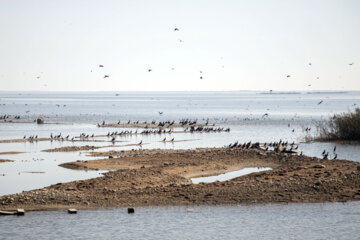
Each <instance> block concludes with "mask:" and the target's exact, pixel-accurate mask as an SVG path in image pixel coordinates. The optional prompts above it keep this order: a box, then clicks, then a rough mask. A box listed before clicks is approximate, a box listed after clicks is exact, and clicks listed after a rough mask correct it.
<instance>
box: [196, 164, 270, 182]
mask: <svg viewBox="0 0 360 240" xmlns="http://www.w3.org/2000/svg"><path fill="white" fill-rule="evenodd" d="M271 169H272V168H269V167H262V168H258V167H248V168H243V169H241V170H237V171H231V172H227V173H223V174H219V175H216V176H209V177H198V178H191V179H190V180H191V182H192V183H194V184H199V183H212V182H216V181H220V182H223V181H227V180H230V179H233V178H237V177H241V176H244V175H247V174H250V173H255V172H262V171H267V170H271Z"/></svg>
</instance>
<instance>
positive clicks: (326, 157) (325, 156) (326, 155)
mask: <svg viewBox="0 0 360 240" xmlns="http://www.w3.org/2000/svg"><path fill="white" fill-rule="evenodd" d="M321 155H322V156H323V159H329V156H330V155H329V152H327V151H326V149H324V151H323V152H322V153H321ZM333 155H334V157H333V160H335V159H337V156H338V155H337V153H336V146H334V148H333Z"/></svg>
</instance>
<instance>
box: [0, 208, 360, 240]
mask: <svg viewBox="0 0 360 240" xmlns="http://www.w3.org/2000/svg"><path fill="white" fill-rule="evenodd" d="M187 208H188V207H176V206H175V207H139V208H136V209H135V214H127V211H126V209H114V210H98V211H79V212H78V214H76V215H75V214H74V215H70V214H67V213H66V212H65V211H64V212H29V213H26V214H25V216H23V217H16V216H6V217H4V216H3V217H0V236H1V239H358V237H359V230H358V226H359V224H360V202H350V203H324V204H284V205H280V204H268V205H249V206H242V205H239V206H194V207H191V208H193V209H194V211H193V212H188V211H186V209H187Z"/></svg>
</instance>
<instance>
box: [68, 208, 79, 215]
mask: <svg viewBox="0 0 360 240" xmlns="http://www.w3.org/2000/svg"><path fill="white" fill-rule="evenodd" d="M68 213H69V214H77V210H76V209H75V208H70V209H68Z"/></svg>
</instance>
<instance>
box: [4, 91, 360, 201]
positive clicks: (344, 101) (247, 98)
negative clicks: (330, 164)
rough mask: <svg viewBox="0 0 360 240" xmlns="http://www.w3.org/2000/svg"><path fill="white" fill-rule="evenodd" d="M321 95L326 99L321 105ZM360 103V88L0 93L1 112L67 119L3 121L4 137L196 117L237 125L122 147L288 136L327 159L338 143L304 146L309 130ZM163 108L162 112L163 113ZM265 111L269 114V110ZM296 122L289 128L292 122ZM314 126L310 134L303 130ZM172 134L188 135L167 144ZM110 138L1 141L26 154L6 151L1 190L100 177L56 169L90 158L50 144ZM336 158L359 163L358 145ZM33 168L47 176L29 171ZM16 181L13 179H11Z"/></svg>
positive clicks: (128, 140) (340, 149) (342, 147)
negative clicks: (51, 150)
mask: <svg viewBox="0 0 360 240" xmlns="http://www.w3.org/2000/svg"><path fill="white" fill-rule="evenodd" d="M320 100H323V103H322V104H318V103H319V102H320ZM356 106H360V92H356V91H354V92H336V93H334V92H293V93H273V94H268V93H264V92H250V91H242V92H138V93H136V92H135V93H129V92H118V93H116V92H110V93H109V92H107V93H101V92H100V93H90V92H73V93H61V92H60V93H47V92H0V115H4V114H10V115H20V116H21V119H22V120H26V121H32V120H34V119H36V118H37V117H39V116H42V117H44V118H45V121H46V122H57V123H61V124H44V125H37V124H28V123H23V124H11V123H6V124H4V123H1V124H0V139H13V138H22V137H23V136H24V135H26V136H30V135H38V136H39V137H49V135H50V133H53V134H59V133H62V135H63V136H66V135H70V137H72V136H78V135H79V134H80V133H82V132H85V133H87V134H90V135H91V134H93V133H94V134H95V135H100V134H107V132H109V131H110V132H112V131H121V129H112V128H98V127H97V126H96V123H99V122H102V121H103V120H105V121H106V122H108V123H115V122H118V121H119V120H121V121H122V122H127V121H128V120H131V121H137V120H139V121H151V120H156V121H164V120H176V121H178V120H180V119H184V118H191V119H197V120H198V121H199V122H206V121H207V119H208V120H209V122H210V123H214V124H216V126H219V127H224V128H227V127H229V128H231V131H230V132H229V133H227V132H221V133H193V134H189V133H187V134H175V133H173V134H166V135H147V136H144V135H137V136H126V137H119V138H117V140H119V141H124V142H122V143H116V145H125V144H133V143H139V142H140V141H141V140H142V141H143V142H144V143H145V144H144V145H143V146H142V148H144V149H145V148H167V149H188V148H198V147H222V146H224V145H228V144H229V143H233V142H235V141H239V142H248V141H252V142H256V141H259V142H270V141H278V140H279V139H282V140H284V141H289V142H293V141H294V142H296V143H299V149H301V150H303V152H304V154H305V155H308V156H316V157H321V153H322V152H323V150H324V149H325V150H326V151H328V152H330V157H333V154H332V149H333V148H334V146H335V144H334V143H302V142H303V141H304V138H305V136H306V135H307V134H309V135H315V134H316V128H315V123H316V122H317V121H321V120H324V119H328V118H329V117H330V116H332V114H335V113H341V112H347V111H350V110H352V109H354V108H355V107H356ZM159 111H161V112H164V113H163V114H162V115H160V114H159V113H158V112H159ZM265 113H267V114H268V115H264V114H265ZM289 125H290V126H289ZM307 127H311V131H310V133H306V132H305V131H304V129H305V128H307ZM164 137H167V138H168V139H170V138H175V140H187V141H181V142H175V143H163V142H161V140H162V139H163V138H164ZM97 140H103V141H106V142H85V143H79V142H59V141H54V142H52V143H51V142H34V143H29V142H27V143H9V144H0V152H8V151H20V152H25V153H23V154H18V155H0V158H1V159H10V160H15V162H8V163H0V195H4V194H10V193H17V192H21V191H24V190H30V189H34V188H41V187H45V186H48V185H50V184H56V183H58V182H66V181H73V180H78V179H87V178H92V177H97V176H99V173H101V172H100V171H98V172H97V171H87V172H85V171H75V170H68V169H64V168H61V167H58V165H59V164H61V163H64V162H69V161H76V160H91V159H94V158H92V157H88V156H87V151H80V152H72V153H46V152H42V150H44V149H49V148H55V147H63V146H80V145H86V144H87V145H94V146H108V145H111V142H110V139H109V138H107V137H105V138H97ZM336 146H337V154H338V159H348V160H354V161H360V148H359V146H358V145H348V144H336ZM138 148H139V146H131V147H126V146H121V147H117V148H101V149H97V150H95V151H107V150H109V149H111V150H130V149H138ZM27 171H34V172H44V173H42V174H40V173H39V174H31V173H24V172H27ZM9 182H11V183H12V184H9Z"/></svg>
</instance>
